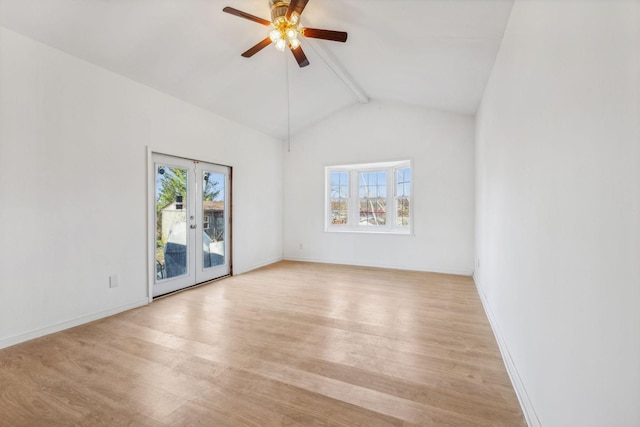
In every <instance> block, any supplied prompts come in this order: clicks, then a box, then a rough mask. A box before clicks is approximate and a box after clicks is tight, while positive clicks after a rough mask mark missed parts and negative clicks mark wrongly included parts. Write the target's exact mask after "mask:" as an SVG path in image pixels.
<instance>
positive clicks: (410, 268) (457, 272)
mask: <svg viewBox="0 0 640 427" xmlns="http://www.w3.org/2000/svg"><path fill="white" fill-rule="evenodd" d="M284 259H285V260H287V261H300V262H314V263H318V264H338V265H355V266H358V267H374V268H388V269H392V270H407V271H422V272H425V273H442V274H455V275H458V276H471V275H473V271H471V270H447V269H441V268H431V267H429V266H421V267H419V268H418V267H413V266H407V265H391V264H367V263H359V262H351V261H346V262H345V261H344V260H340V259H317V258H312V257H295V256H294V257H292V256H285V257H284Z"/></svg>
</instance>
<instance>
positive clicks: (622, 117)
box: [476, 0, 640, 427]
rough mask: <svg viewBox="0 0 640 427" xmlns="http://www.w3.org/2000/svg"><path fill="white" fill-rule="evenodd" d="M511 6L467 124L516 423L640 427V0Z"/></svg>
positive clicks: (484, 277)
mask: <svg viewBox="0 0 640 427" xmlns="http://www.w3.org/2000/svg"><path fill="white" fill-rule="evenodd" d="M638 5H639V2H638V1H622V0H620V1H589V2H585V1H568V0H567V1H562V2H558V1H542V0H540V1H528V0H523V1H519V0H516V2H515V5H514V7H513V11H512V15H511V19H510V22H509V25H508V27H507V30H506V34H505V38H504V41H503V43H502V47H501V50H500V53H499V55H498V59H497V62H496V64H495V67H494V70H493V73H492V76H491V79H490V82H489V84H488V86H487V89H486V92H485V95H484V98H483V102H482V106H481V109H480V112H479V114H478V117H477V151H476V171H477V175H476V185H477V188H476V200H477V213H476V215H477V222H476V230H477V237H476V242H477V263H478V265H479V266H478V269H477V271H476V282H477V284H478V287H479V289H480V292H481V294H482V296H483V298H484V302H485V307H486V308H487V311H488V312H489V315H490V317H491V320H492V321H493V325H494V330H495V331H496V333H497V335H498V338H499V341H500V343H501V347H502V350H503V353H504V355H505V357H506V362H507V364H508V366H509V369H510V373H511V374H512V378H513V380H514V382H515V383H516V384H515V385H516V389H517V391H518V393H519V395H520V397H521V399H522V400H523V404H524V407H525V409H526V411H527V416H528V418H529V422H530V425H534V426H535V425H544V426H546V427H553V426H617V427H622V426H638V425H640V172H639V171H640V129H639V120H640V68H639V65H640V57H639V55H640V10H639V9H640V7H639V6H638Z"/></svg>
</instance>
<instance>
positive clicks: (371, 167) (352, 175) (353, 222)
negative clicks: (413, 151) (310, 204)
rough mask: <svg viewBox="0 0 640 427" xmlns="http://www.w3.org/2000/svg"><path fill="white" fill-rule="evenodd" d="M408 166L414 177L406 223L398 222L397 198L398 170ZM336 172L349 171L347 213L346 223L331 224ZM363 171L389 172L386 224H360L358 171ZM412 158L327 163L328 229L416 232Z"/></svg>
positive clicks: (356, 231) (398, 232)
mask: <svg viewBox="0 0 640 427" xmlns="http://www.w3.org/2000/svg"><path fill="white" fill-rule="evenodd" d="M405 168H409V170H410V173H411V177H410V181H409V195H408V196H407V197H406V198H407V199H408V201H409V224H408V225H406V226H402V225H400V226H399V225H397V223H396V221H397V216H398V212H397V206H396V203H397V200H398V194H397V193H398V188H397V186H398V170H400V169H405ZM334 172H348V177H349V188H348V190H349V191H348V193H349V194H348V197H347V201H348V202H347V203H348V214H347V223H346V224H332V223H331V221H332V215H331V214H332V209H331V207H332V206H331V201H332V197H331V190H332V185H331V174H332V173H334ZM363 172H386V174H387V183H386V196H385V199H386V203H385V204H386V220H385V224H384V225H361V224H360V200H361V199H360V183H359V174H360V173H363ZM412 195H413V162H412V161H411V160H400V161H391V162H377V163H362V164H350V165H336V166H327V167H325V221H324V228H325V231H326V232H351V233H371V234H379V233H382V234H410V235H412V234H413V222H414V221H413V217H414V213H413V203H412Z"/></svg>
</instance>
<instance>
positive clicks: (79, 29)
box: [0, 0, 513, 138]
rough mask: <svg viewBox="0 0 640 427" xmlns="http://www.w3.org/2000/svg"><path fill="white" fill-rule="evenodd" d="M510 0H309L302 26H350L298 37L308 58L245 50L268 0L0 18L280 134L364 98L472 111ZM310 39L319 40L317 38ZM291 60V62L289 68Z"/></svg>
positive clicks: (117, 1)
mask: <svg viewBox="0 0 640 427" xmlns="http://www.w3.org/2000/svg"><path fill="white" fill-rule="evenodd" d="M512 4H513V0H385V1H383V0H341V1H337V0H310V1H309V4H308V5H307V7H306V9H305V11H304V14H303V16H302V23H303V25H306V26H309V27H316V28H326V29H331V30H342V31H347V32H348V33H349V39H348V41H347V43H345V44H342V43H335V42H331V41H324V40H313V41H312V42H315V43H313V44H309V43H308V40H303V44H302V46H303V48H304V50H305V53H306V54H307V57H308V58H309V61H310V62H311V65H310V66H308V67H306V68H303V69H300V68H298V66H297V64H296V63H295V60H294V58H293V56H292V55H291V54H290V53H288V52H284V53H282V52H279V51H277V50H275V49H274V48H273V47H272V46H269V47H267V48H266V49H264V50H263V51H261V52H259V53H258V54H256V55H255V56H254V57H253V58H250V59H246V58H242V57H241V56H240V53H242V52H244V51H245V50H247V49H248V48H249V47H251V46H253V45H254V44H256V43H257V42H258V41H260V40H262V39H263V38H265V37H266V36H267V35H268V28H267V27H264V26H262V25H259V24H257V23H254V22H251V21H248V20H245V19H241V18H238V17H235V16H232V15H229V14H226V13H223V12H222V8H223V7H224V6H231V7H234V8H236V9H240V10H242V11H245V12H248V13H251V14H253V15H256V16H260V17H263V18H265V19H269V17H270V11H269V5H268V0H0V25H2V26H4V27H6V28H8V29H11V30H14V31H16V32H19V33H22V34H24V35H26V36H28V37H31V38H33V39H35V40H38V41H41V42H43V43H45V44H47V45H50V46H52V47H55V48H57V49H60V50H62V51H65V52H67V53H69V54H71V55H74V56H76V57H79V58H82V59H84V60H86V61H89V62H91V63H94V64H96V65H99V66H101V67H103V68H106V69H108V70H111V71H113V72H116V73H118V74H121V75H123V76H126V77H128V78H131V79H133V80H136V81H138V82H140V83H143V84H145V85H148V86H151V87H153V88H156V89H158V90H161V91H163V92H165V93H168V94H171V95H173V96H175V97H177V98H180V99H183V100H185V101H187V102H189V103H192V104H195V105H197V106H200V107H203V108H205V109H207V110H210V111H212V112H214V113H217V114H219V115H221V116H223V117H227V118H229V119H231V120H233V121H236V122H239V123H242V124H244V125H247V126H250V127H252V128H255V129H257V130H260V131H263V132H265V133H268V134H270V135H273V136H275V137H278V138H284V137H285V135H286V134H287V75H288V77H289V81H290V86H289V87H290V98H291V119H290V126H291V132H292V134H295V133H296V132H298V131H300V130H302V129H304V128H306V127H308V126H310V125H312V124H314V123H316V122H318V121H320V120H322V119H323V118H325V117H327V116H329V115H331V114H333V113H335V112H337V111H339V110H341V109H343V108H345V107H347V106H349V105H353V104H355V103H358V102H359V101H358V100H357V99H356V97H355V96H354V95H353V93H352V92H351V91H350V90H349V89H348V87H347V85H345V84H344V82H343V81H342V80H341V79H340V78H338V76H337V74H336V72H334V71H333V69H332V68H331V67H330V66H329V65H328V64H327V63H326V62H325V61H324V60H323V59H322V57H321V56H320V55H319V53H318V52H317V51H316V50H315V49H321V50H322V51H324V52H325V53H326V54H327V55H329V56H330V57H331V58H334V59H335V60H336V62H337V64H338V67H339V68H341V69H342V70H343V71H345V72H346V73H347V75H348V77H350V80H352V82H353V83H354V84H355V85H356V86H357V87H359V88H360V89H361V90H362V91H363V92H364V93H365V94H366V96H367V97H368V98H370V99H375V100H385V101H398V102H404V103H408V104H413V105H418V106H424V107H429V108H436V109H441V110H446V111H453V112H458V113H463V114H474V113H475V112H476V109H477V107H478V104H479V102H480V98H481V96H482V91H483V90H484V86H485V83H486V81H487V79H488V77H489V73H490V71H491V67H492V66H493V63H494V60H495V57H496V54H497V51H498V48H499V46H500V42H501V40H502V35H503V32H504V29H505V26H506V23H507V21H508V19H509V14H510V11H511V6H512ZM314 46H316V48H315V49H314ZM285 67H286V68H285Z"/></svg>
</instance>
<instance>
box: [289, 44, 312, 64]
mask: <svg viewBox="0 0 640 427" xmlns="http://www.w3.org/2000/svg"><path fill="white" fill-rule="evenodd" d="M289 50H291V53H293V56H295V58H296V61H298V65H299V66H300V68H302V67H306V66H307V65H309V60H308V59H307V55H305V54H304V51H303V50H302V47H300V46H298V47H297V48H295V49H289Z"/></svg>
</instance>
